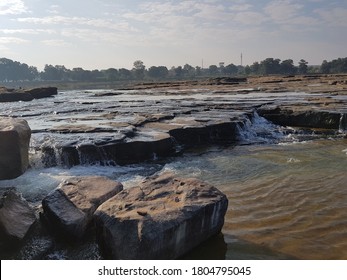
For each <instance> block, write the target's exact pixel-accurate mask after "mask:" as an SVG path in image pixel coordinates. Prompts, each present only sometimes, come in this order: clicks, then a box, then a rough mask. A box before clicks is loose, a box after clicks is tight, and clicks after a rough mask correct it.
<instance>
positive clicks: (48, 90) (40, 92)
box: [25, 87, 58, 99]
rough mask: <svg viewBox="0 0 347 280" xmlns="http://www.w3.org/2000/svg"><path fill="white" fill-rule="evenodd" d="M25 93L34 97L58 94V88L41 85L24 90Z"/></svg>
mask: <svg viewBox="0 0 347 280" xmlns="http://www.w3.org/2000/svg"><path fill="white" fill-rule="evenodd" d="M25 92H26V93H29V94H31V96H32V97H33V98H34V99H39V98H46V97H52V96H53V95H57V94H58V89H57V88H56V87H41V88H33V89H29V90H26V91H25Z"/></svg>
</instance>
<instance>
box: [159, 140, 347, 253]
mask: <svg viewBox="0 0 347 280" xmlns="http://www.w3.org/2000/svg"><path fill="white" fill-rule="evenodd" d="M165 169H169V170H174V171H175V172H177V174H179V175H183V176H195V177H199V178H201V179H203V180H206V181H208V182H210V183H211V184H213V185H215V186H217V187H218V188H219V189H221V190H222V191H223V192H224V193H225V194H226V195H227V196H228V198H229V208H228V212H227V215H226V221H225V225H224V228H223V233H224V234H225V235H226V236H229V239H230V238H231V242H229V244H228V251H227V257H228V254H232V253H233V252H232V251H233V249H234V247H235V246H236V247H237V246H240V244H242V242H246V244H247V246H244V247H242V248H247V249H249V248H250V244H254V247H253V248H254V250H256V252H257V253H256V254H257V257H259V258H262V257H264V258H267V257H269V253H268V251H267V250H268V249H270V250H271V251H273V252H277V253H278V254H284V255H285V256H287V257H288V258H291V257H293V258H299V259H347V140H317V141H310V142H301V143H292V144H285V145H280V144H279V145H251V146H236V147H234V148H228V149H225V150H223V151H218V152H213V151H211V152H209V153H205V154H203V155H200V156H192V157H191V156H186V157H184V158H182V159H180V160H177V161H174V162H172V163H170V164H167V165H166V166H165ZM233 238H235V239H237V241H236V242H235V240H234V241H232V240H233ZM226 241H227V243H228V238H226ZM229 241H230V240H229ZM240 242H241V243H240ZM251 248H252V246H251ZM259 248H260V249H259ZM262 248H263V249H262ZM241 253H242V250H241ZM262 253H263V256H262ZM270 256H271V255H270ZM233 257H236V258H237V256H233ZM248 257H249V256H248ZM253 257H254V256H253ZM273 257H274V258H277V257H279V255H274V256H273Z"/></svg>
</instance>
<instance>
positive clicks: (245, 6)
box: [229, 3, 253, 12]
mask: <svg viewBox="0 0 347 280" xmlns="http://www.w3.org/2000/svg"><path fill="white" fill-rule="evenodd" d="M252 7H253V5H251V4H245V3H244V4H236V5H232V6H231V7H230V8H229V9H230V11H236V12H241V11H247V10H249V9H250V8H252Z"/></svg>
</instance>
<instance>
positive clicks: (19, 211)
mask: <svg viewBox="0 0 347 280" xmlns="http://www.w3.org/2000/svg"><path fill="white" fill-rule="evenodd" d="M35 221H36V216H35V211H34V210H33V209H32V207H31V206H30V205H29V203H28V202H27V201H26V200H25V199H24V198H23V197H22V196H21V194H20V193H18V192H17V191H15V190H14V189H9V190H6V191H5V192H4V193H2V194H0V231H1V229H2V230H3V234H2V235H4V234H5V235H6V236H8V237H11V238H15V239H19V240H21V239H23V238H24V237H25V236H26V234H27V233H28V231H29V229H30V227H31V226H32V225H33V224H34V223H35Z"/></svg>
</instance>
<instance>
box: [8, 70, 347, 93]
mask: <svg viewBox="0 0 347 280" xmlns="http://www.w3.org/2000/svg"><path fill="white" fill-rule="evenodd" d="M1 86H5V87H7V88H15V89H18V88H25V89H28V88H36V87H46V86H54V87H57V88H58V90H91V89H113V90H144V89H145V90H146V89H148V90H152V89H161V90H187V91H189V90H191V89H206V90H214V91H220V92H221V93H223V92H224V93H228V92H239V91H265V92H292V91H294V92H295V91H301V92H307V93H331V94H347V74H313V75H269V76H248V77H229V76H226V77H211V78H208V77H206V78H199V79H190V80H163V81H161V80H159V81H151V80H142V81H139V80H138V81H134V80H133V81H114V82H73V81H35V82H28V81H25V82H7V83H2V84H1Z"/></svg>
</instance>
